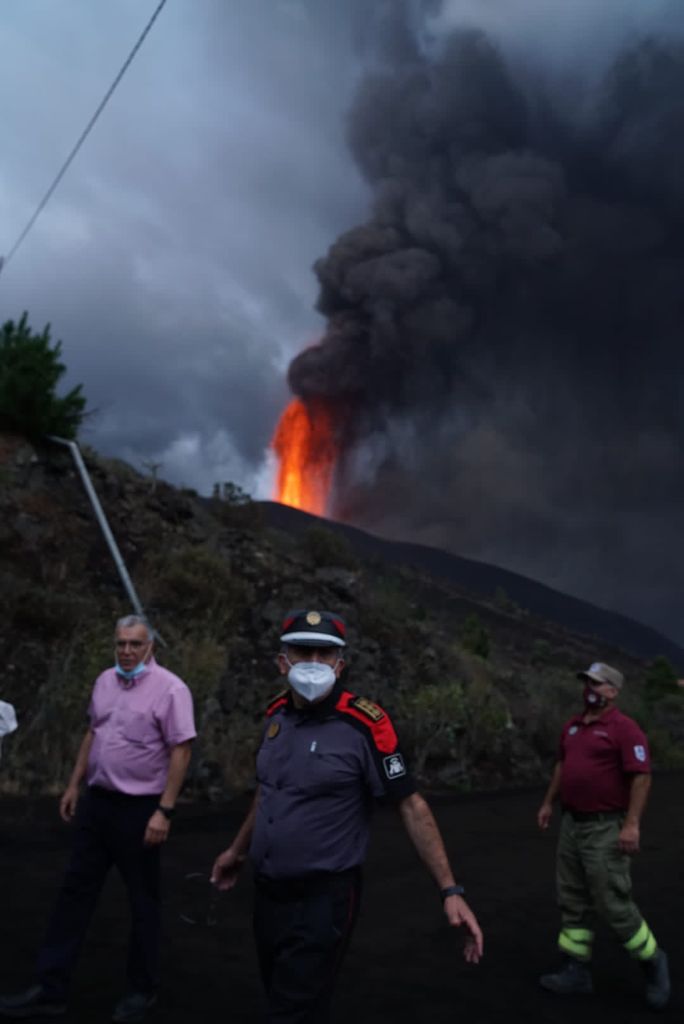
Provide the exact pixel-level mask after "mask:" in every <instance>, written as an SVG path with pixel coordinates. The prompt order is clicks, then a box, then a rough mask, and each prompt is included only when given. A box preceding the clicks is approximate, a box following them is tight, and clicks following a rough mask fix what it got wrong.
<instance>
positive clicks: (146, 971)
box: [37, 786, 160, 999]
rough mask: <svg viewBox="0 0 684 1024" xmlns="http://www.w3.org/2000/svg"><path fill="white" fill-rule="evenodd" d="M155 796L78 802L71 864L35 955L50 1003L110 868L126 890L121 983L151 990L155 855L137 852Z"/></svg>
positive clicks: (65, 982)
mask: <svg viewBox="0 0 684 1024" xmlns="http://www.w3.org/2000/svg"><path fill="white" fill-rule="evenodd" d="M158 804H159V796H128V795H127V794H125V793H113V792H110V791H108V790H103V789H99V788H98V787H96V786H92V787H90V788H89V789H88V790H87V791H86V792H85V793H84V794H83V795H82V796H81V799H80V800H79V803H78V809H77V812H76V819H75V821H74V824H73V828H74V844H73V849H72V853H71V860H70V862H69V865H68V867H67V870H66V874H65V876H64V879H63V882H62V888H61V891H60V893H59V896H58V898H57V903H56V905H55V907H54V910H53V913H52V917H51V919H50V923H49V925H48V929H47V934H46V936H45V940H44V942H43V945H42V946H41V948H40V951H39V954H38V963H37V977H38V980H39V981H40V982H41V984H42V985H43V986H44V987H45V989H46V991H47V992H48V993H49V994H50V995H51V996H52V997H54V998H56V999H65V998H66V996H67V992H68V988H69V982H70V980H71V974H72V971H73V968H74V966H75V964H76V959H77V957H78V954H79V951H80V948H81V945H82V943H83V939H84V938H85V934H86V931H87V929H88V925H89V923H90V919H91V917H92V915H93V912H94V910H95V906H96V904H97V899H98V896H99V895H100V891H101V889H102V886H103V884H104V881H105V878H106V877H107V873H108V872H109V869H110V868H111V867H112V865H116V867H117V868H118V869H119V871H120V873H121V876H122V878H123V880H124V882H125V884H126V888H127V890H128V899H129V903H130V908H131V934H130V943H129V951H128V970H127V974H128V983H129V985H130V988H131V990H132V991H135V992H147V993H151V992H154V990H155V989H156V986H157V962H158V955H159V853H160V848H159V847H158V846H155V847H145V846H143V836H144V835H145V827H146V825H147V822H148V821H149V819H150V817H151V815H152V814H153V812H154V810H155V808H156V807H157V806H158Z"/></svg>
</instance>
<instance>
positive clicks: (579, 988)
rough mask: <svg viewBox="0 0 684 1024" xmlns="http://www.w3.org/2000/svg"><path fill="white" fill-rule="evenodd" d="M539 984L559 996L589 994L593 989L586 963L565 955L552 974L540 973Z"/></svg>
mask: <svg viewBox="0 0 684 1024" xmlns="http://www.w3.org/2000/svg"><path fill="white" fill-rule="evenodd" d="M539 984H540V985H541V987H542V988H545V989H546V990H547V992H555V993H556V995H559V996H574V995H583V996H589V995H591V994H592V992H593V991H594V985H593V982H592V980H591V972H590V970H589V966H588V964H583V963H581V962H580V961H579V960H573V958H572V957H566V958H565V959H564V960H563V963H562V964H561V966H560V968H559V969H558V970H557V971H554V973H553V974H542V976H541V978H540V979H539Z"/></svg>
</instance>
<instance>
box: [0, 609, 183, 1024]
mask: <svg viewBox="0 0 684 1024" xmlns="http://www.w3.org/2000/svg"><path fill="white" fill-rule="evenodd" d="M153 649H154V635H153V633H152V630H151V629H150V626H149V625H148V623H147V622H146V621H145V620H144V619H143V618H142V617H140V616H138V615H129V616H127V617H125V618H123V619H120V620H119V621H118V623H117V625H116V632H115V651H116V664H115V666H114V667H113V668H110V669H107V670H106V671H105V672H103V673H102V674H101V675H100V676H99V677H98V678H97V680H96V682H95V687H94V689H93V694H92V698H91V701H90V706H89V708H88V718H89V727H88V729H87V730H86V733H85V736H84V737H83V740H82V742H81V746H80V749H79V752H78V755H77V757H76V763H75V765H74V770H73V772H72V773H71V778H70V779H69V782H68V785H67V787H66V790H65V791H64V794H63V796H62V798H61V800H60V804H59V810H60V814H61V816H62V818H63V820H64V821H65V822H71V821H72V820H73V821H74V829H75V834H74V846H73V851H72V856H71V860H70V862H69V865H68V867H67V871H66V875H65V878H64V882H63V885H62V889H61V892H60V894H59V897H58V900H57V904H56V906H55V908H54V911H53V914H52V918H51V920H50V923H49V925H48V930H47V934H46V936H45V940H44V942H43V945H42V946H41V949H40V952H39V954H38V962H37V969H36V979H37V983H36V984H34V985H33V986H31V988H29V989H27V990H26V991H24V992H21V993H19V994H18V995H11V996H0V1016H5V1017H14V1018H25V1017H32V1016H39V1015H40V1016H45V1015H49V1016H56V1015H59V1014H63V1013H64V1012H65V1011H66V1001H67V994H68V987H69V981H70V978H71V973H72V970H73V967H74V965H75V962H76V958H77V956H78V953H79V950H80V947H81V944H82V942H83V939H84V937H85V932H86V929H87V927H88V924H89V922H90V918H91V916H92V914H93V911H94V910H95V905H96V903H97V899H98V896H99V894H100V890H101V888H102V885H103V883H104V881H105V878H106V876H107V873H108V871H109V869H110V867H111V866H112V865H116V867H117V868H118V869H119V871H120V873H121V875H122V877H123V880H124V882H125V883H126V887H127V889H128V897H129V901H130V906H131V916H132V928H131V940H130V947H129V954H128V983H129V991H128V992H127V993H126V995H125V996H124V997H123V998H122V999H121V1000H120V1001H119V1003H118V1004H117V1006H116V1008H115V1010H114V1014H113V1017H112V1020H113V1021H116V1022H118V1024H127V1022H133V1021H140V1020H142V1019H143V1018H144V1016H145V1014H146V1012H147V1010H148V1009H149V1008H150V1007H151V1006H152V1005H154V1003H155V1001H156V988H157V961H158V951H159V855H160V850H161V846H162V844H163V843H164V842H166V840H167V838H168V835H169V831H170V827H171V817H172V815H173V811H174V806H175V803H176V798H177V796H178V794H179V792H180V789H181V786H182V784H183V779H184V777H185V772H186V770H187V767H188V763H189V761H190V748H191V743H192V740H193V739H194V737H195V735H196V733H195V725H194V719H193V708H192V696H191V694H190V691H189V689H188V687H187V686H186V685H185V683H184V682H183V681H182V680H181V679H179V678H178V676H175V675H173V673H172V672H169V671H167V669H165V668H162V667H161V665H157V663H156V661H155V660H154V655H153ZM84 779H85V781H86V783H87V785H86V789H85V793H84V794H83V795H82V796H80V797H79V787H80V784H81V782H82V781H83V780H84ZM77 805H78V807H77Z"/></svg>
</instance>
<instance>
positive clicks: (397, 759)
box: [382, 754, 406, 779]
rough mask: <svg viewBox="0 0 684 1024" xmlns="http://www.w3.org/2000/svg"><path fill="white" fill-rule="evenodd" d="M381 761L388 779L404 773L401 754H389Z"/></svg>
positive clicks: (404, 767) (404, 766) (396, 777)
mask: <svg viewBox="0 0 684 1024" xmlns="http://www.w3.org/2000/svg"><path fill="white" fill-rule="evenodd" d="M382 763H383V765H384V767H385V775H386V776H387V778H388V779H398V778H399V777H400V776H401V775H406V765H405V764H404V758H403V757H402V756H401V754H391V755H390V756H389V757H384V758H383V759H382Z"/></svg>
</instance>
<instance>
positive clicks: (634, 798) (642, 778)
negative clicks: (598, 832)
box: [618, 772, 651, 853]
mask: <svg viewBox="0 0 684 1024" xmlns="http://www.w3.org/2000/svg"><path fill="white" fill-rule="evenodd" d="M650 789H651V776H650V775H649V774H648V773H646V772H643V773H640V774H638V775H633V776H632V781H631V782H630V786H629V804H628V807H627V814H626V815H625V820H624V822H623V825H622V828H621V829H620V836H619V838H618V845H619V847H620V849H621V850H622V852H623V853H638V852H639V839H640V834H641V829H640V824H641V815H642V814H643V813H644V809H645V807H646V803H647V801H648V794H649V792H650Z"/></svg>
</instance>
